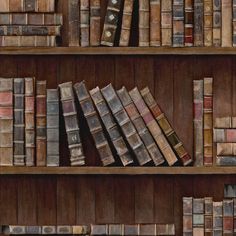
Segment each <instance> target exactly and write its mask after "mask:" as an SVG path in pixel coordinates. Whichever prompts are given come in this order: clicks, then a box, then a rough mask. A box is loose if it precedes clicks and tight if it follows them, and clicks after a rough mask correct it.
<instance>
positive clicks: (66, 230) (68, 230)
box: [57, 225, 72, 234]
mask: <svg viewBox="0 0 236 236" xmlns="http://www.w3.org/2000/svg"><path fill="white" fill-rule="evenodd" d="M57 234H72V226H69V225H57Z"/></svg>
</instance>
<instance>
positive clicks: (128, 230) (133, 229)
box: [124, 224, 139, 236]
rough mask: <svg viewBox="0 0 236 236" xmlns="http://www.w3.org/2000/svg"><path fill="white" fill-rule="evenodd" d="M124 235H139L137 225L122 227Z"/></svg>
mask: <svg viewBox="0 0 236 236" xmlns="http://www.w3.org/2000/svg"><path fill="white" fill-rule="evenodd" d="M124 235H125V236H126V235H130V236H131V235H132V236H135V235H139V225H138V224H134V225H124Z"/></svg>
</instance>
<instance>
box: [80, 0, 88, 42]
mask: <svg viewBox="0 0 236 236" xmlns="http://www.w3.org/2000/svg"><path fill="white" fill-rule="evenodd" d="M89 19H90V11H89V0H80V45H81V46H82V47H88V46H89V27H90V24H89Z"/></svg>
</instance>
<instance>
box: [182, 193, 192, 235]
mask: <svg viewBox="0 0 236 236" xmlns="http://www.w3.org/2000/svg"><path fill="white" fill-rule="evenodd" d="M189 235H193V198H192V197H183V236H189Z"/></svg>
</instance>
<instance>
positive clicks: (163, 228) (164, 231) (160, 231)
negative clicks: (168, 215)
mask: <svg viewBox="0 0 236 236" xmlns="http://www.w3.org/2000/svg"><path fill="white" fill-rule="evenodd" d="M156 235H175V225H174V224H157V225H156Z"/></svg>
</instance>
